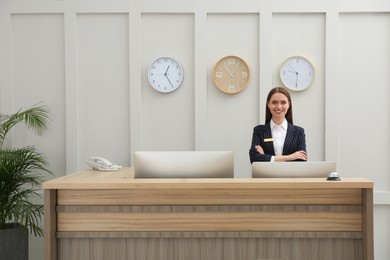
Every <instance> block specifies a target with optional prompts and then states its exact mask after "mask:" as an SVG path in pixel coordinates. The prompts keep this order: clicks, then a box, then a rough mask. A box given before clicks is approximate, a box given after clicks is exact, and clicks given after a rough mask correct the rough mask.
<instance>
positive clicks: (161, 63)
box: [148, 56, 184, 93]
mask: <svg viewBox="0 0 390 260" xmlns="http://www.w3.org/2000/svg"><path fill="white" fill-rule="evenodd" d="M183 78H184V70H183V66H182V65H181V64H180V62H179V61H178V60H176V59H175V58H172V57H168V56H164V57H159V58H157V59H156V60H154V61H153V62H152V63H150V65H149V69H148V80H149V83H150V85H151V86H152V87H153V88H154V89H155V90H157V91H159V92H162V93H169V92H172V91H174V90H176V89H177V88H178V87H180V85H181V83H182V82H183Z"/></svg>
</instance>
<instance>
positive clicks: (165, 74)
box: [164, 65, 171, 76]
mask: <svg viewBox="0 0 390 260" xmlns="http://www.w3.org/2000/svg"><path fill="white" fill-rule="evenodd" d="M170 66H171V65H168V67H167V70H166V71H165V73H164V76H167V73H168V70H169V67H170Z"/></svg>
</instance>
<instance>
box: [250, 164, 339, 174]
mask: <svg viewBox="0 0 390 260" xmlns="http://www.w3.org/2000/svg"><path fill="white" fill-rule="evenodd" d="M333 171H336V162H333V161H306V162H253V163H252V178H322V177H323V178H326V177H328V175H329V174H330V173H331V172H333Z"/></svg>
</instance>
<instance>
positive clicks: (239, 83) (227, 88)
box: [213, 56, 250, 94]
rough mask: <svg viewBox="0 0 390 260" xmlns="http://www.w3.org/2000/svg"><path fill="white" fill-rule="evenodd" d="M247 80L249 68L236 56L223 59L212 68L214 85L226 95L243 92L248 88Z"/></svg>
mask: <svg viewBox="0 0 390 260" xmlns="http://www.w3.org/2000/svg"><path fill="white" fill-rule="evenodd" d="M249 78H250V70H249V66H248V64H247V63H246V62H245V61H244V60H243V59H242V58H240V57H238V56H226V57H223V58H222V59H220V60H219V61H218V62H217V63H216V64H215V66H214V70H213V81H214V84H215V85H216V86H217V87H218V89H219V90H221V91H223V92H225V93H227V94H236V93H239V92H241V91H243V90H244V89H245V88H246V87H247V86H248V82H249Z"/></svg>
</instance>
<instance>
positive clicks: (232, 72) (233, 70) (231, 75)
mask: <svg viewBox="0 0 390 260" xmlns="http://www.w3.org/2000/svg"><path fill="white" fill-rule="evenodd" d="M239 65H240V62H238V63H237V66H236V67H235V68H234V70H233V72H232V73H231V74H230V76H231V77H232V78H233V74H234V72H235V71H236V69H237V68H238V66H239Z"/></svg>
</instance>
